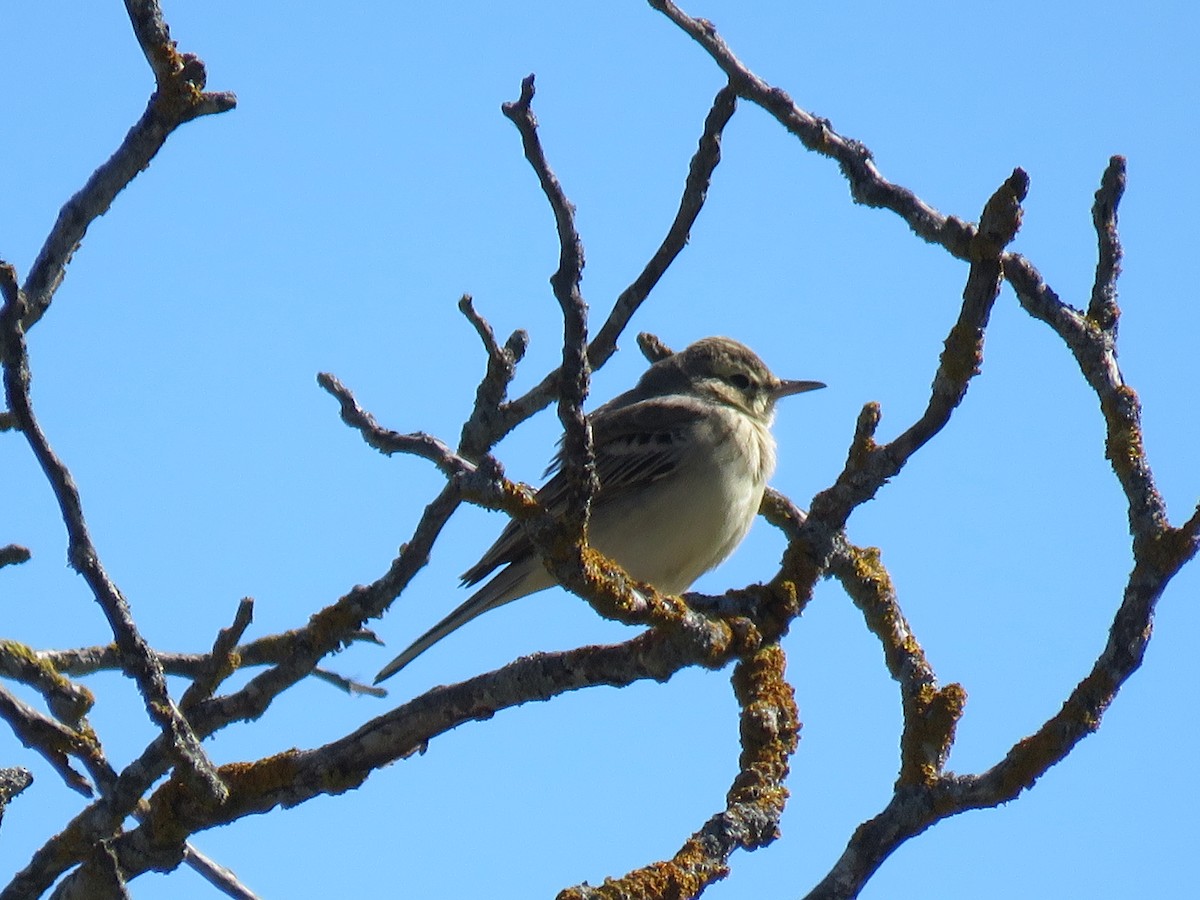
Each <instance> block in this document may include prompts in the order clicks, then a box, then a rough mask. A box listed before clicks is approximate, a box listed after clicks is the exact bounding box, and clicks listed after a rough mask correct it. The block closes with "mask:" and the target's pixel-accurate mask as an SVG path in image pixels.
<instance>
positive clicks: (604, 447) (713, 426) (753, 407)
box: [375, 337, 825, 684]
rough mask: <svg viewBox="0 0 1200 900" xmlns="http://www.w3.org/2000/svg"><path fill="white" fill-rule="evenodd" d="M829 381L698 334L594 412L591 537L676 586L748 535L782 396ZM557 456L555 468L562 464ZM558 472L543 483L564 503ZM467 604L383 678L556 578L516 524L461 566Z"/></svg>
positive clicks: (630, 568) (661, 585) (673, 590)
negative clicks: (785, 377) (802, 376)
mask: <svg viewBox="0 0 1200 900" xmlns="http://www.w3.org/2000/svg"><path fill="white" fill-rule="evenodd" d="M822 387H825V385H823V384H822V383H821V382H819V381H782V380H780V379H779V378H776V377H775V376H774V375H773V374H771V370H770V369H768V368H767V367H766V364H764V363H763V361H762V360H761V359H759V358H758V356H757V355H756V354H755V353H754V351H752V350H751V349H750V348H749V347H746V346H744V345H743V344H739V343H738V342H737V341H734V340H730V339H729V338H724V337H710V338H704V339H703V340H700V341H697V342H696V343H694V344H692V345H691V346H689V347H687V348H686V349H684V350H681V351H680V352H678V353H676V354H674V355H672V356H669V357H667V358H666V359H663V360H659V361H658V362H656V363H655V364H654V365H652V366H651V367H650V368H649V369H647V370H646V373H645V374H644V375H643V376H642V377H641V379H640V380H639V381H638V383H637V385H636V386H635V387H634V388H633V390H630V391H626V392H625V393H624V394H621V395H620V396H618V397H615V398H614V399H612V400H610V401H609V402H608V403H605V404H604V405H603V406H601V407H600V408H599V409H597V410H596V411H595V412H594V413H592V414H591V416H590V418H591V423H592V440H593V445H594V448H595V454H596V475H597V476H598V477H599V480H600V489H599V490H598V491H597V493H596V496H595V499H594V501H593V503H592V512H591V519H590V522H589V526H588V539H589V541H590V542H591V545H592V546H593V547H595V548H596V549H597V550H599V551H600V552H601V553H603V554H604V555H605V556H607V557H609V558H611V559H613V560H614V561H616V562H618V563H620V564H621V566H622V567H623V568H624V569H625V571H626V572H628V573H629V574H630V576H631V577H633V578H635V579H636V580H638V581H644V582H648V583H649V584H652V585H654V587H656V588H657V589H658V590H659V591H662V592H663V593H667V594H680V593H682V592H684V591H686V590H687V589H688V588H689V587H691V585H692V582H694V581H695V580H696V579H697V578H699V577H700V576H701V575H703V574H704V573H705V572H707V571H708V570H709V569H711V568H713V567H714V566H716V565H717V564H718V563H720V562H721V561H722V560H724V559H725V558H726V557H727V556H729V554H730V553H732V552H733V550H734V548H735V547H737V545H738V544H740V543H741V541H742V538H744V537H745V536H746V532H747V531H749V530H750V525H751V523H753V521H754V516H755V515H756V514H757V513H758V507H759V504H760V503H761V501H762V495H763V489H764V488H765V487H766V484H767V479H768V478H770V477H771V473H772V472H773V471H774V469H775V441H774V439H773V438H772V437H771V431H770V427H771V422H772V420H773V419H774V417H775V401H777V400H778V399H779V398H781V397H786V396H788V395H790V394H799V393H803V392H804V391H812V390H816V389H817V388H822ZM561 462H562V457H561V454H559V456H557V457H555V459H554V461H553V462H552V463H551V465H550V469H549V470H547V474H549V473H550V472H553V471H555V470H556V469H558V467H559V465H560V464H561ZM565 484H566V482H565V479H564V478H563V475H562V473H561V472H560V473H558V474H556V475H554V477H552V478H551V479H550V480H549V481H548V482H547V483H546V485H545V486H544V487H543V488H542V489H541V490H540V491H539V492H538V500H540V501H541V502H542V504H544V505H545V506H546V507H547V508H548V509H549V510H551V511H561V509H562V504H563V502H564V495H565ZM500 566H504V568H503V569H501V570H500V571H499V572H498V573H497V574H496V575H495V576H494V577H493V578H492V579H491V580H490V581H489V582H488V583H487V584H485V585H484V586H483V587H482V588H480V589H479V590H478V591H476V592H475V593H474V594H472V595H471V596H470V597H469V598H468V599H467V601H466V602H465V603H463V604H462V606H460V607H458V609H456V610H454V612H452V613H450V615H448V616H446V618H444V619H442V621H440V622H438V623H437V624H436V625H434V626H433V628H431V629H429V631H427V632H425V634H423V635H421V636H420V637H419V638H417V640H416V641H415V642H414V643H413V644H412V646H410V647H409V648H408V649H407V650H405V651H404V652H403V653H401V654H400V655H399V656H397V657H396V658H395V659H394V660H392V661H391V662H390V663H388V664H387V665H386V666H384V668H383V670H382V671H381V672H380V673H379V675H377V676H376V678H375V683H376V684H378V683H379V682H380V681H383V679H385V678H387V677H389V676H391V675H394V674H395V673H396V672H398V671H399V670H400V669H402V668H404V666H406V665H408V664H409V663H410V662H412V660H413V659H415V658H416V657H417V656H419V655H420V654H421V653H423V652H424V651H425V650H427V649H428V648H429V647H430V646H432V645H433V644H435V643H436V642H438V641H440V640H441V639H442V638H444V637H445V636H446V635H448V634H450V632H452V631H454V630H456V629H457V628H460V627H461V626H463V625H465V624H466V623H467V622H469V621H471V619H473V618H475V617H476V616H477V615H479V614H480V613H483V612H487V611H488V610H489V609H495V608H496V607H497V606H501V605H503V604H505V603H508V602H509V601H512V600H516V599H517V598H519V597H524V596H526V595H527V594H532V593H535V592H537V591H541V590H545V589H546V588H548V587H552V586H553V585H554V584H555V583H556V582H555V580H554V578H553V576H552V575H551V574H550V573H549V572H548V571H547V569H546V567H545V566H544V565H543V564H542V560H541V558H540V557H539V556H538V554H537V551H536V550H535V549H534V548H533V545H532V544H531V543H530V542H529V540H528V539H527V538H526V537H525V535H524V533H523V532H522V531H521V529H520V527H519V526H518V525H517V523H515V522H510V523H509V524H508V526H507V527H506V528H505V529H504V531H503V532H502V533H501V534H500V537H499V539H498V540H497V541H496V543H495V544H493V545H492V547H491V549H489V550H488V551H487V553H485V554H484V555H483V558H482V559H481V560H480V561H479V562H478V563H476V564H475V565H474V566H472V567H471V568H470V569H468V570H467V572H466V573H465V574H464V575H463V584H466V585H473V584H478V583H479V582H480V581H482V580H483V579H484V578H486V577H487V576H488V575H490V574H491V573H492V572H493V571H494V570H496V569H497V568H499V567H500Z"/></svg>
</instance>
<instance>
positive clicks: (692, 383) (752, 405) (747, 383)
mask: <svg viewBox="0 0 1200 900" xmlns="http://www.w3.org/2000/svg"><path fill="white" fill-rule="evenodd" d="M823 387H825V385H824V384H823V383H821V382H820V381H786V380H783V379H781V378H778V377H776V376H775V374H774V373H772V372H771V370H770V369H768V368H767V364H766V363H764V362H763V361H762V360H761V359H760V358H759V356H758V354H757V353H755V352H754V351H753V350H751V349H750V348H749V347H747V346H746V345H745V344H742V343H739V342H738V341H735V340H732V339H731V338H727V337H708V338H702V339H701V340H698V341H696V342H695V343H694V344H690V345H689V346H687V347H685V348H684V349H683V350H680V351H679V352H678V353H673V354H672V355H671V356H668V357H666V358H665V359H660V360H659V361H658V362H656V363H655V364H654V365H652V366H651V367H650V368H649V369H648V370H647V371H646V373H645V374H644V375H643V376H642V378H641V380H640V381H639V382H638V388H639V390H640V391H641V392H645V393H647V394H694V395H696V396H699V397H704V398H707V399H711V400H716V401H717V402H719V403H724V404H726V405H727V406H732V407H734V408H735V409H739V410H741V411H742V412H745V413H748V414H750V415H752V416H754V417H756V418H758V419H760V420H761V421H763V422H766V423H769V422H770V421H771V418H772V416H773V414H774V411H775V402H776V401H777V400H779V399H780V398H781V397H787V396H790V395H791V394H802V393H804V392H805V391H815V390H817V389H819V388H823Z"/></svg>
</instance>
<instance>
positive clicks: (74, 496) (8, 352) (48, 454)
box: [0, 265, 225, 797]
mask: <svg viewBox="0 0 1200 900" xmlns="http://www.w3.org/2000/svg"><path fill="white" fill-rule="evenodd" d="M0 290H2V291H3V294H4V307H3V310H0V342H2V344H3V358H4V389H5V395H6V397H7V401H8V406H9V409H10V410H11V411H12V414H13V416H15V417H16V420H17V422H18V425H19V428H20V430H21V433H22V434H23V435H24V436H25V439H26V441H27V442H28V444H29V447H30V450H32V452H33V455H34V457H35V458H36V459H37V461H38V463H39V465H41V467H42V471H43V472H44V473H45V475H46V480H47V481H48V482H49V484H50V487H51V490H53V492H54V496H55V498H56V499H57V500H58V505H59V509H60V510H61V511H62V517H63V522H64V524H65V525H66V527H67V536H68V546H67V560H68V562H69V563H70V564H71V567H72V568H74V569H75V570H76V571H77V572H78V573H79V574H80V575H81V576H83V579H84V581H85V582H87V585H88V587H89V588H90V589H91V592H92V595H93V596H94V597H95V599H96V602H97V604H99V606H100V608H101V610H103V612H104V615H105V617H106V618H107V619H108V623H109V626H110V627H111V628H112V631H113V636H114V637H115V638H116V642H117V647H118V648H119V649H120V651H121V661H122V669H123V670H124V672H125V673H126V674H127V675H129V676H130V677H131V678H132V679H133V680H134V681H135V682H136V684H137V685H138V689H139V690H140V691H141V693H142V698H143V700H144V702H145V706H146V712H147V713H148V714H149V716H150V719H151V721H153V722H154V723H155V724H157V725H158V726H159V727H160V728H161V729H163V731H164V733H166V734H168V735H169V736H170V739H171V752H172V754H173V756H174V757H175V760H176V762H178V763H179V764H180V765H181V766H182V767H183V771H185V772H187V773H189V776H188V777H190V778H194V779H195V780H196V788H197V790H202V791H206V792H209V793H211V794H212V795H213V796H214V797H222V796H224V794H225V788H224V785H222V784H221V782H220V780H219V779H218V778H217V777H216V773H215V771H214V770H213V767H212V764H211V763H210V762H209V760H208V757H207V756H206V755H205V753H204V750H203V748H202V747H201V746H200V741H199V740H198V739H197V738H196V736H195V734H193V733H192V729H191V728H190V727H189V726H188V723H187V721H186V720H185V719H184V718H183V716H182V715H181V714H180V712H179V709H178V707H176V706H175V703H174V701H173V700H172V699H171V696H170V694H169V693H168V692H167V683H166V679H165V677H164V675H163V671H162V666H161V665H160V664H159V662H158V660H157V659H156V657H155V655H154V651H153V650H152V649H151V648H150V645H149V644H147V643H146V641H145V639H144V638H143V637H142V635H141V633H140V632H139V631H138V629H137V626H136V625H135V624H134V621H133V614H132V612H131V611H130V609H129V604H128V603H127V602H126V600H125V597H124V596H122V594H121V592H120V590H119V589H118V588H117V586H116V584H114V583H113V581H112V579H111V578H109V576H108V573H107V572H106V571H105V569H104V566H103V564H102V563H101V562H100V556H99V554H98V553H97V551H96V547H95V545H94V544H93V543H92V538H91V535H90V534H89V532H88V528H87V523H86V522H85V521H84V516H83V502H82V500H81V498H80V496H79V490H78V488H77V487H76V486H75V481H74V479H73V478H72V477H71V473H70V472H69V471H68V470H67V467H66V466H65V465H64V464H63V462H62V461H61V460H60V459H59V458H58V456H57V454H55V452H54V450H53V449H52V448H51V447H50V443H49V441H48V440H47V438H46V435H45V434H44V433H43V432H42V429H41V426H40V425H39V424H38V421H37V419H36V417H35V416H34V412H33V403H32V400H31V398H30V394H29V382H30V374H29V355H28V351H27V349H26V346H25V330H24V327H23V325H22V322H23V321H24V319H25V314H26V297H25V294H24V292H22V291H19V290H17V288H16V278H15V276H14V273H13V270H12V267H11V266H7V265H0Z"/></svg>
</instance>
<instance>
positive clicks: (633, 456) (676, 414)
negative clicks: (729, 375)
mask: <svg viewBox="0 0 1200 900" xmlns="http://www.w3.org/2000/svg"><path fill="white" fill-rule="evenodd" d="M619 399H620V398H618V400H619ZM701 416H702V411H701V410H700V409H699V408H698V407H697V406H696V405H695V404H694V403H688V402H686V401H684V400H683V399H682V398H681V400H680V401H679V402H672V400H671V399H670V398H665V397H657V398H654V399H653V401H650V400H643V401H640V402H636V403H630V404H627V405H622V406H616V407H614V406H613V405H612V404H608V405H606V406H602V407H600V409H598V410H596V412H595V413H593V415H592V418H591V422H592V447H593V449H594V451H595V454H596V476H597V478H598V479H599V481H600V494H599V495H597V498H596V502H597V503H598V504H599V503H605V502H607V501H609V500H611V499H612V498H613V497H615V496H617V495H618V494H620V493H622V492H623V491H625V490H628V489H630V488H632V487H635V486H639V485H646V484H649V483H650V482H653V481H657V480H658V479H660V478H664V477H666V476H667V475H669V474H671V473H672V472H673V471H675V469H676V468H677V467H678V466H679V463H680V460H682V459H683V457H684V453H685V450H686V448H685V441H686V440H687V436H688V433H689V430H690V428H691V426H692V425H693V424H694V423H695V421H696V420H697V419H699V418H700V417H701ZM562 463H563V452H562V450H561V449H560V450H559V452H558V453H556V454H555V456H554V459H553V460H552V461H551V463H550V466H549V468H547V470H546V474H547V475H552V476H553V477H551V478H550V480H549V481H547V482H546V484H545V485H544V486H543V487H542V489H541V490H539V491H538V494H537V497H538V501H539V502H540V503H541V504H542V505H543V506H545V507H546V508H547V509H549V510H550V511H551V512H558V511H560V510H561V509H562V506H563V503H564V500H565V497H566V494H567V479H566V476H565V475H563V473H562V471H561V467H562ZM532 552H533V549H532V547H531V546H530V544H529V539H528V538H526V537H525V534H524V532H523V531H522V530H521V528H520V526H519V525H518V524H517V523H516V522H509V523H508V525H507V526H506V527H505V529H504V531H502V532H501V533H500V537H499V538H498V539H497V540H496V543H494V544H493V545H492V546H491V548H490V549H489V550H488V551H487V553H485V554H484V555H483V558H482V559H480V560H479V562H477V563H476V564H475V565H474V566H472V567H471V568H470V569H468V570H467V571H466V572H464V573H463V576H462V579H463V584H467V585H471V584H477V583H478V582H480V581H482V580H483V579H484V578H486V577H487V576H488V574H489V573H491V572H492V571H493V570H495V569H497V568H499V567H500V566H502V565H504V564H506V563H511V562H512V561H513V560H515V559H520V558H521V557H523V556H525V555H526V554H528V553H532Z"/></svg>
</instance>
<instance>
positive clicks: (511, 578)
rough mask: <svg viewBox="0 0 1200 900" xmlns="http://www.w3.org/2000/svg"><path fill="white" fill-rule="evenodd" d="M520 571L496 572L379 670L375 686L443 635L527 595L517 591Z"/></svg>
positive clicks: (521, 572) (520, 577) (519, 568)
mask: <svg viewBox="0 0 1200 900" xmlns="http://www.w3.org/2000/svg"><path fill="white" fill-rule="evenodd" d="M521 568H522V567H520V566H509V567H508V568H506V569H503V570H502V571H500V572H498V573H497V574H496V577H495V578H493V579H491V580H490V581H489V582H488V583H487V584H485V585H484V586H483V587H481V588H480V589H479V590H477V591H476V592H475V593H474V594H472V595H471V596H470V597H468V598H467V599H466V600H465V601H464V602H463V604H462V605H461V606H459V607H458V608H457V609H455V610H454V611H453V612H452V613H450V615H448V616H446V618H444V619H442V621H440V622H438V623H437V624H436V625H434V626H433V627H432V628H430V629H429V630H428V631H427V632H425V633H424V634H423V635H421V636H420V637H419V638H417V639H416V640H415V641H413V642H412V643H411V644H410V645H409V646H408V648H407V649H405V651H404V652H403V653H401V654H400V655H399V656H397V657H396V658H395V659H393V660H392V661H391V662H390V663H388V664H387V665H386V666H384V667H383V668H382V669H380V670H379V674H378V675H376V676H375V683H376V684H379V682H381V681H383V680H384V679H385V678H391V677H392V676H393V675H395V674H396V673H397V672H399V671H400V670H401V669H403V668H404V667H405V666H407V665H408V664H409V663H410V662H412V661H413V660H414V659H416V658H417V657H418V656H420V655H421V654H422V653H424V652H425V651H426V650H428V649H429V648H430V647H432V646H433V645H434V644H436V643H437V642H438V641H440V640H441V639H442V638H444V637H446V635H448V634H450V633H451V632H454V631H457V630H458V629H459V628H462V626H464V625H466V624H467V623H468V622H470V621H471V620H472V619H474V618H475V617H476V616H478V615H481V614H483V613H485V612H487V611H488V610H489V609H495V608H496V607H497V606H503V605H504V604H505V603H508V602H509V601H511V600H516V599H517V598H518V597H522V596H524V595H525V593H527V592H522V591H520V590H519V586H520V584H521V582H522V581H524V579H525V576H526V575H527V574H528V573H527V572H524V571H521Z"/></svg>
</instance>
